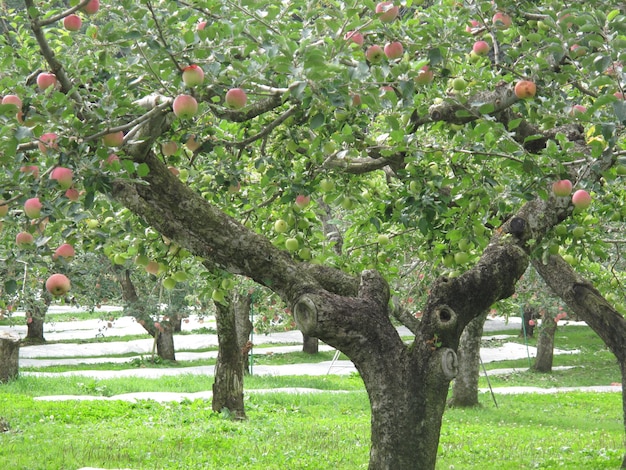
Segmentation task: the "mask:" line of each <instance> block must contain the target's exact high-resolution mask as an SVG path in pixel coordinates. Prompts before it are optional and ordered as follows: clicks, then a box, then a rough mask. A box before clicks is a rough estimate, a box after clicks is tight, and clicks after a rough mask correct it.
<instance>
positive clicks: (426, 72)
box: [415, 65, 434, 85]
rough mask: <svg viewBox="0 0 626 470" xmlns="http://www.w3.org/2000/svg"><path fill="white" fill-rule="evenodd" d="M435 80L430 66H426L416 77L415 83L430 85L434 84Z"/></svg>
mask: <svg viewBox="0 0 626 470" xmlns="http://www.w3.org/2000/svg"><path fill="white" fill-rule="evenodd" d="M433 78H434V75H433V71H432V70H430V67H429V66H428V65H424V66H423V67H422V68H421V69H420V71H419V72H418V74H417V77H415V83H417V84H418V85H428V84H429V83H432V81H433Z"/></svg>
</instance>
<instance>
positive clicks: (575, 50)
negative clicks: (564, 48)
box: [569, 44, 587, 57]
mask: <svg viewBox="0 0 626 470" xmlns="http://www.w3.org/2000/svg"><path fill="white" fill-rule="evenodd" d="M569 50H570V52H571V55H572V56H574V57H582V56H584V55H585V54H587V48H586V47H584V46H581V45H579V44H573V45H572V47H570V48H569Z"/></svg>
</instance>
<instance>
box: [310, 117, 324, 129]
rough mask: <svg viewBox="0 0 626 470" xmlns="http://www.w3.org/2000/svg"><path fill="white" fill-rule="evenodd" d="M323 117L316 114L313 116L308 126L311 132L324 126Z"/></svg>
mask: <svg viewBox="0 0 626 470" xmlns="http://www.w3.org/2000/svg"><path fill="white" fill-rule="evenodd" d="M324 121H325V117H324V114H322V113H317V114H316V115H315V116H313V117H312V118H311V122H310V126H311V130H315V129H317V128H319V127H322V126H323V125H324Z"/></svg>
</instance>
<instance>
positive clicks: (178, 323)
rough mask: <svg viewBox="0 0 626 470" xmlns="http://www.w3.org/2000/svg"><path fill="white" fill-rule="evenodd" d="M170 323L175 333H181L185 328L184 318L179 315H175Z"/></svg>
mask: <svg viewBox="0 0 626 470" xmlns="http://www.w3.org/2000/svg"><path fill="white" fill-rule="evenodd" d="M170 323H171V324H172V330H173V331H174V333H180V332H181V330H182V326H183V316H182V315H181V314H179V313H177V314H176V315H173V316H172V318H170Z"/></svg>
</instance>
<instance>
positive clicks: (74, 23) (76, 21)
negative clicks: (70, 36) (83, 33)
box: [63, 15, 83, 31]
mask: <svg viewBox="0 0 626 470" xmlns="http://www.w3.org/2000/svg"><path fill="white" fill-rule="evenodd" d="M82 24H83V20H81V19H80V16H78V15H67V16H66V17H65V18H63V27H64V28H65V29H67V30H68V31H78V30H79V29H80V27H81V26H82Z"/></svg>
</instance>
